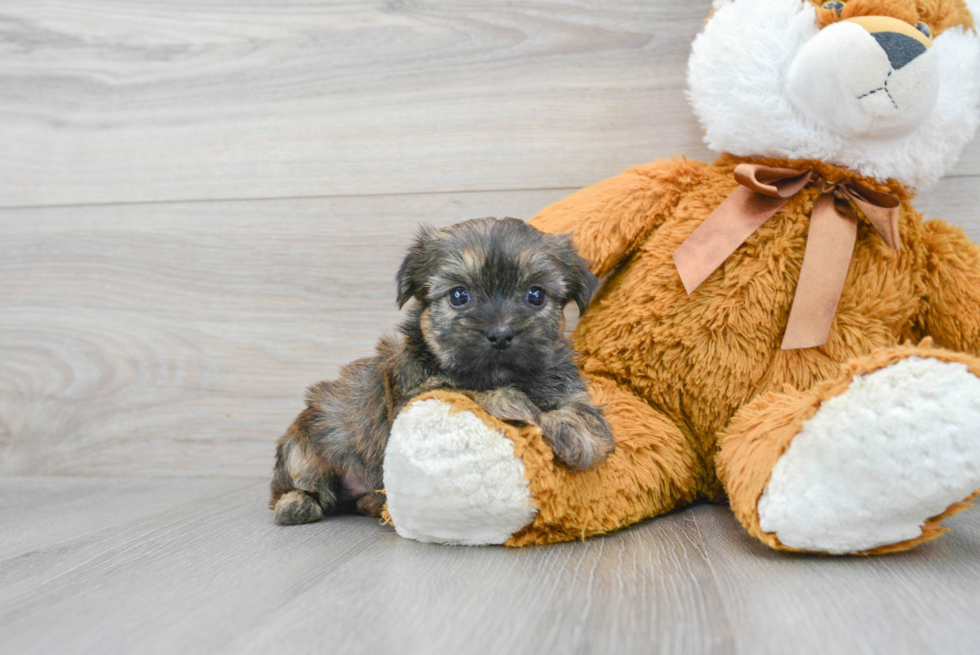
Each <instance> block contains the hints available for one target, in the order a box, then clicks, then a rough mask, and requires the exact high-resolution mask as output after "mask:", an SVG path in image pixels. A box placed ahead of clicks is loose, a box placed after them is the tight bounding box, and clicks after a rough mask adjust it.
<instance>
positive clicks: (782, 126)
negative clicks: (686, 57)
mask: <svg viewBox="0 0 980 655" xmlns="http://www.w3.org/2000/svg"><path fill="white" fill-rule="evenodd" d="M971 10H972V11H971ZM974 16H978V17H980V0H967V1H966V2H964V0H831V1H829V2H823V1H822V0H820V1H819V2H813V1H811V0H715V2H714V10H713V12H712V14H711V17H710V18H709V19H708V21H707V23H706V24H705V28H704V31H703V32H702V33H701V34H700V35H699V36H698V37H697V39H695V41H694V46H693V49H692V52H691V59H690V63H689V69H688V86H689V89H688V93H689V98H690V100H691V103H692V105H693V106H694V110H695V112H696V114H697V116H698V118H699V119H700V121H701V123H702V125H703V127H704V129H705V140H706V142H707V144H708V146H709V147H710V148H712V149H713V150H716V151H718V152H729V153H732V154H735V155H741V156H749V155H764V156H769V157H786V158H790V159H818V160H822V161H825V162H828V163H831V164H836V165H839V166H845V167H847V168H850V169H853V170H855V171H858V172H860V173H862V174H864V175H868V176H870V177H874V178H877V179H879V180H885V179H888V178H892V179H895V180H898V181H899V182H902V183H904V184H906V185H909V186H911V187H913V188H918V187H921V186H923V185H925V184H928V183H930V182H932V181H934V180H935V179H937V178H939V177H940V176H941V175H942V174H943V172H944V171H945V170H946V169H947V168H948V167H949V166H951V165H952V164H953V163H954V162H955V161H956V159H957V158H958V157H959V154H960V151H961V150H962V149H963V146H964V145H965V144H966V143H967V142H968V141H970V139H971V138H972V137H973V134H974V132H975V131H976V128H977V124H978V122H980V111H978V110H980V36H978V35H977V32H976V30H975V29H974V22H973V17H974Z"/></svg>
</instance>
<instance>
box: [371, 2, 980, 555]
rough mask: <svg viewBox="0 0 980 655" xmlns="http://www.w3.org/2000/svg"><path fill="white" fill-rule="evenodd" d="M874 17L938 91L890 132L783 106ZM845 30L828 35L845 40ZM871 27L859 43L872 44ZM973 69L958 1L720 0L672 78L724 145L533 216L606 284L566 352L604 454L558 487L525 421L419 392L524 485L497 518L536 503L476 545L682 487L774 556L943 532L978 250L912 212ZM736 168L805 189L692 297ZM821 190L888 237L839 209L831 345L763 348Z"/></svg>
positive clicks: (956, 500) (979, 53)
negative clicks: (463, 425)
mask: <svg viewBox="0 0 980 655" xmlns="http://www.w3.org/2000/svg"><path fill="white" fill-rule="evenodd" d="M969 6H971V7H974V8H975V6H976V3H970V4H969ZM872 15H875V16H884V17H887V19H888V20H892V21H895V20H898V21H903V22H904V23H905V25H906V26H905V27H902V29H904V30H906V32H907V31H908V27H907V26H908V25H912V26H915V25H917V24H918V23H919V22H923V21H927V22H928V23H929V26H930V27H931V28H932V35H933V37H934V39H933V40H931V42H930V43H931V46H930V47H931V48H932V49H933V50H932V52H931V53H930V54H929V55H928V56H929V57H931V60H930V61H932V62H933V64H935V65H936V66H938V70H939V71H940V75H941V77H942V79H941V80H940V82H941V83H940V85H939V89H938V92H937V94H936V102H935V106H934V109H933V111H932V114H930V115H929V116H928V117H926V118H924V119H923V120H921V122H919V123H918V124H915V123H914V121H913V122H908V121H907V122H906V123H905V124H903V125H902V129H904V130H905V131H904V132H902V130H897V131H895V132H894V134H892V135H891V136H889V137H888V138H876V139H862V138H844V137H842V136H841V135H840V134H837V133H834V132H833V131H832V130H830V129H829V128H827V127H826V125H821V123H820V120H814V119H811V118H809V117H807V115H805V112H801V111H800V110H799V107H796V106H794V105H793V103H792V102H790V101H789V100H788V99H787V98H786V97H785V95H784V89H785V79H786V74H787V73H786V71H787V69H788V67H789V65H790V63H791V61H792V60H793V57H794V54H795V53H797V52H798V51H800V48H801V47H802V44H804V43H805V42H806V41H807V39H811V38H813V36H814V35H815V34H817V33H818V32H819V31H820V30H822V29H826V28H827V27H828V26H830V27H833V26H834V24H835V23H837V22H839V21H842V20H845V19H847V18H848V17H854V16H872ZM886 22H887V21H886ZM892 24H893V25H894V22H893V23H892ZM855 25H856V24H855V23H853V22H852V23H849V24H848V25H847V26H845V27H844V28H841V29H837V32H836V33H838V34H845V35H846V30H850V32H851V33H852V34H854V33H855V30H856V28H855ZM842 30H843V31H842ZM869 33H870V34H871V36H873V35H874V34H873V33H872V32H869ZM869 33H863V32H862V33H861V34H863V36H862V38H864V39H865V42H871V43H872V44H873V41H871V36H869ZM827 34H832V33H827ZM859 36H860V35H859ZM835 38H836V37H835ZM740 48H741V50H740ZM845 51H846V49H842V50H841V52H845ZM880 54H881V53H879V55H880ZM978 57H980V47H978V40H977V35H976V33H975V32H974V30H973V18H972V17H971V13H970V12H969V11H968V4H967V3H964V2H962V1H960V0H851V1H850V2H847V3H846V4H845V5H844V11H842V12H840V14H839V15H838V14H837V13H836V12H834V11H833V10H830V9H822V8H820V6H819V4H818V3H810V2H806V1H804V0H734V1H732V0H716V1H715V2H714V12H713V15H712V17H711V18H710V19H709V21H708V23H707V25H706V28H705V31H704V33H703V34H702V35H701V36H700V37H699V38H698V40H697V41H696V42H695V45H694V48H693V51H692V55H691V62H690V73H689V86H690V94H691V101H692V104H693V106H694V108H695V111H696V112H697V113H698V116H699V118H700V119H701V120H702V123H703V124H704V126H705V130H706V140H707V142H708V144H709V145H710V146H711V147H712V148H714V149H716V150H719V151H723V154H721V156H720V157H719V158H718V159H717V160H716V161H715V162H714V163H711V164H708V163H702V162H697V161H691V160H687V159H683V158H680V159H670V160H661V161H656V162H653V163H650V164H646V165H642V166H637V167H634V168H631V169H629V170H627V171H625V172H624V173H622V174H620V175H618V176H615V177H613V178H610V179H607V180H605V181H602V182H599V183H598V184H595V185H593V186H591V187H588V188H585V189H582V190H581V191H578V192H576V193H574V194H573V195H571V196H569V197H568V198H566V199H564V200H562V201H560V202H557V203H555V204H554V205H552V206H550V207H548V208H546V209H544V210H542V211H541V212H540V213H539V214H538V215H537V216H535V217H534V218H533V219H532V221H531V222H532V224H533V225H535V226H536V227H538V228H539V229H542V230H544V231H547V232H554V233H568V234H571V235H572V239H573V241H574V243H575V245H576V246H577V247H578V249H579V251H580V253H581V254H582V255H583V256H584V257H585V258H586V259H588V260H590V262H591V269H592V271H593V273H595V274H596V275H597V276H599V277H601V278H604V283H603V286H602V288H601V289H600V291H599V293H598V295H597V296H596V298H595V300H594V301H593V304H592V306H591V307H590V308H589V310H588V312H587V313H586V314H585V315H584V316H583V317H582V318H581V320H580V322H579V324H578V326H577V328H576V331H575V335H574V343H575V346H576V348H577V349H578V350H579V351H580V352H581V354H582V367H583V371H584V374H585V375H586V377H587V378H588V379H589V381H590V393H591V394H592V398H593V401H594V402H595V403H597V404H600V405H602V406H604V408H605V413H606V417H607V418H608V420H609V422H610V424H611V425H612V427H613V431H614V434H615V438H616V444H617V448H616V451H615V452H614V453H613V454H612V455H611V456H610V458H609V460H608V461H606V462H604V463H603V464H601V465H600V466H598V467H597V468H594V469H591V470H588V471H583V472H578V473H569V472H568V471H565V470H562V469H561V468H560V467H557V466H556V465H555V464H554V463H553V461H552V459H551V456H550V453H549V452H548V449H547V446H546V445H545V444H544V443H543V441H542V440H541V439H540V436H539V435H537V434H535V431H534V430H533V429H519V428H515V427H513V426H507V425H504V424H499V422H494V420H493V419H492V418H490V417H487V416H485V414H484V413H482V412H481V410H480V409H479V408H478V407H476V406H474V405H473V404H472V403H470V402H468V401H466V399H460V398H456V397H452V396H449V395H445V394H443V395H437V396H436V397H435V398H429V399H428V400H429V401H430V402H431V401H434V400H438V401H439V402H442V403H446V404H449V405H450V406H452V407H453V408H454V411H462V410H468V411H470V412H471V413H473V414H476V415H477V416H479V417H481V418H483V419H484V423H485V424H486V425H487V426H488V427H490V428H492V429H493V430H496V432H497V434H499V435H501V436H505V437H506V438H507V439H506V440H509V442H512V443H513V452H514V456H515V458H516V459H515V461H516V462H517V465H516V468H515V470H516V471H518V474H519V475H524V476H525V477H526V479H527V492H526V496H525V497H523V498H524V500H519V502H517V504H516V505H515V507H517V510H515V512H517V511H518V510H520V507H521V506H522V505H521V503H525V505H524V506H525V507H526V503H533V504H534V506H535V507H537V510H538V511H537V513H536V515H535V516H534V518H533V520H532V521H531V522H529V523H524V524H523V525H524V527H523V528H522V529H520V530H518V531H516V532H514V533H513V534H511V535H510V536H506V535H505V536H504V537H503V538H497V539H496V540H495V541H489V540H486V541H483V542H482V543H506V544H507V545H526V544H539V543H549V542H553V541H561V540H568V539H574V538H580V537H585V536H588V535H592V534H599V533H603V532H607V531H609V530H612V529H615V528H619V527H622V526H625V525H628V524H630V523H633V522H635V521H638V520H640V519H642V518H646V517H650V516H656V515H658V514H662V513H664V512H667V511H670V510H672V509H674V508H676V507H679V506H682V505H684V504H688V503H690V502H693V501H694V500H695V499H697V498H699V497H703V498H707V499H710V500H713V501H723V500H726V499H727V500H728V502H729V503H730V504H731V507H732V509H733V511H734V513H735V516H736V517H737V518H738V519H739V521H740V522H741V523H742V525H743V526H744V527H745V528H746V529H747V530H748V532H749V533H750V534H751V535H753V536H754V537H756V538H758V539H760V540H761V541H763V542H764V543H766V544H768V545H769V546H771V547H773V548H780V549H786V550H806V551H816V552H826V553H881V552H890V551H894V550H901V549H905V548H909V547H911V546H913V545H915V544H917V543H921V542H922V541H925V540H929V539H932V538H935V537H936V536H938V535H939V534H941V533H942V529H941V528H940V527H939V522H940V521H941V520H942V519H943V518H945V517H947V516H949V515H951V514H953V513H955V512H957V511H959V510H961V509H963V508H964V507H966V506H967V503H968V502H969V501H970V500H971V499H972V498H973V497H974V491H975V489H976V488H977V487H978V486H980V427H978V426H980V248H978V247H977V246H976V245H974V244H973V243H971V242H970V241H969V240H968V239H967V237H966V236H965V235H964V233H963V231H962V230H960V229H958V228H955V227H951V226H950V225H948V224H946V223H945V222H943V221H941V220H928V221H927V220H924V218H923V216H922V215H921V214H920V213H919V212H918V211H917V210H916V209H915V207H914V205H913V204H912V200H913V198H914V192H915V189H916V188H917V187H919V186H920V185H922V184H925V183H928V182H929V181H931V180H934V179H935V178H936V177H938V176H939V175H941V174H942V172H943V171H944V170H945V169H946V168H948V167H949V166H950V165H951V164H952V163H953V161H955V159H956V157H957V156H958V155H959V153H960V151H961V150H962V147H963V145H964V144H965V143H967V142H968V141H969V140H970V139H971V138H972V134H973V132H974V131H975V129H976V127H977V123H978V116H977V112H978V104H980V80H978V79H977V59H978ZM890 60H891V55H889V61H890ZM819 63H820V62H819V61H817V64H818V65H819ZM838 63H840V62H829V63H828V65H836V64H838ZM845 63H846V62H845ZM862 65H863V64H862ZM930 65H932V64H930ZM886 66H887V61H886ZM898 68H901V66H899V67H898ZM898 68H895V69H894V70H892V71H891V72H892V73H895V72H896V71H897V70H898ZM906 72H908V71H906ZM875 74H877V73H875ZM889 74H891V73H889ZM896 77H897V74H896ZM875 80H877V78H875ZM873 83H874V84H877V83H879V82H877V81H873ZM927 87H928V85H926V86H924V87H923V88H927ZM931 88H935V87H931ZM845 99H847V96H845ZM852 104H853V103H852ZM896 109H897V110H898V109H899V107H898V106H897V105H896ZM886 110H887V107H886ZM817 118H818V119H820V118H821V117H820V116H817ZM828 123H832V121H829V122H828ZM746 162H748V163H755V164H762V165H765V166H770V167H776V168H792V169H796V170H800V171H813V172H814V173H815V174H816V175H815V179H819V180H820V183H814V184H810V185H809V186H807V187H806V188H804V189H803V190H802V191H801V192H799V193H798V194H797V195H795V196H793V197H792V198H791V199H789V201H788V202H787V203H786V204H785V205H784V206H783V207H782V208H781V209H780V210H779V211H778V212H777V213H776V214H775V215H774V216H773V217H772V218H770V219H769V220H768V221H767V222H766V223H764V224H763V225H762V226H761V227H760V228H759V229H758V230H757V231H755V232H754V233H753V234H751V236H749V237H748V239H747V240H746V241H745V242H744V243H742V245H741V246H739V247H738V248H737V249H736V250H735V252H734V253H733V254H732V255H731V256H729V257H728V258H727V259H726V260H725V261H724V263H723V264H722V265H721V266H720V267H719V268H718V269H717V270H715V271H714V272H713V273H712V274H711V275H710V276H709V277H708V278H707V279H706V280H705V281H704V282H703V283H702V284H701V285H700V286H699V287H698V288H697V289H695V290H693V292H692V293H691V294H690V295H689V294H688V293H687V291H686V290H685V288H684V286H683V284H682V282H681V279H680V276H679V275H678V271H677V268H676V267H675V264H674V261H673V260H672V254H673V253H674V252H675V251H676V250H677V248H678V247H679V246H680V245H681V244H682V243H683V242H684V241H685V240H686V239H687V238H688V237H689V236H690V235H691V234H692V232H693V231H694V230H695V228H697V227H698V226H700V225H701V224H702V223H703V222H704V221H705V219H706V218H707V217H708V216H709V215H710V214H711V213H712V212H713V211H714V210H715V209H716V208H717V207H718V206H719V204H721V203H722V201H723V200H725V199H726V198H727V197H728V196H729V195H730V194H731V193H732V192H733V191H734V190H735V189H736V187H737V186H738V184H737V182H736V180H735V178H734V175H733V173H734V169H735V167H736V166H737V165H738V164H740V163H746ZM840 182H858V183H860V184H862V185H864V186H865V187H867V188H870V189H872V190H876V191H880V192H885V193H888V194H891V195H892V196H894V197H895V198H897V200H898V202H899V209H898V211H899V232H900V237H901V247H900V248H897V249H893V248H892V247H889V245H888V244H886V243H885V241H884V240H883V239H882V237H881V236H880V235H879V234H878V233H877V232H876V230H875V229H874V227H872V225H871V224H870V223H869V222H868V221H867V220H866V219H865V217H864V216H863V215H862V214H861V213H860V212H858V211H856V210H854V208H853V207H852V208H851V209H850V210H848V211H849V215H850V216H851V217H852V219H854V220H856V221H857V240H856V244H855V246H854V251H853V257H852V259H851V262H850V266H849V269H848V272H847V278H846V282H845V285H844V290H843V295H842V297H841V299H840V303H839V305H838V306H837V308H836V313H835V315H834V321H833V324H832V326H831V329H830V334H829V338H828V340H827V342H826V343H825V344H824V345H822V346H820V347H815V348H805V349H798V350H783V349H781V342H782V339H783V335H784V331H785V328H786V324H787V319H788V316H789V313H790V308H791V306H792V304H793V300H794V295H795V292H796V288H797V282H798V280H799V276H800V269H801V265H802V262H803V258H804V253H805V250H806V247H807V242H808V239H807V234H808V230H809V226H810V218H811V215H812V210H813V206H814V203H815V201H816V200H817V198H818V197H819V196H820V195H821V193H824V192H826V191H827V189H828V188H829V187H832V186H833V184H835V183H840ZM419 407H421V405H420V406H419ZM418 409H419V408H416V407H411V406H410V407H409V408H408V410H407V412H413V411H416V410H418ZM441 420H445V417H443V419H441ZM440 429H441V428H440ZM398 432H399V430H398V426H397V425H396V426H395V430H394V431H393V439H396V440H397V441H398V442H399V449H400V452H406V450H407V449H406V444H411V443H412V439H417V440H419V443H422V440H424V443H425V444H426V445H425V448H426V449H427V450H423V449H422V447H421V446H419V447H417V448H416V450H417V451H418V452H420V453H422V452H424V453H426V454H425V455H422V456H420V457H421V459H422V460H423V461H422V465H420V467H417V468H415V469H411V467H408V468H406V467H401V468H399V475H398V480H397V483H398V484H396V485H395V486H397V487H399V488H398V489H397V490H396V493H394V494H393V493H392V488H389V503H390V505H391V508H392V510H393V511H392V513H391V516H392V517H393V518H394V521H395V525H396V528H398V527H399V520H400V519H399V514H398V512H397V511H394V510H395V509H397V508H396V507H395V505H397V504H398V503H402V505H401V506H402V507H404V506H406V505H412V507H413V511H415V513H416V514H418V512H419V508H420V507H422V506H423V505H424V504H425V503H426V502H428V501H427V500H426V498H425V495H424V494H423V493H417V492H418V491H419V490H421V489H428V487H426V486H425V485H428V484H430V483H431V478H427V479H423V478H424V477H425V476H424V474H422V473H418V474H416V473H414V472H412V471H421V470H422V469H423V468H424V464H425V461H424V459H425V457H432V456H435V455H433V453H436V452H437V450H438V449H433V444H436V443H437V442H438V440H439V438H440V437H438V433H439V432H438V430H432V431H428V432H426V431H419V433H418V434H408V433H405V434H396V433H398ZM488 438H489V437H488ZM409 449H410V448H409ZM404 471H409V474H408V475H405V474H404ZM412 476H416V477H417V478H418V479H414V480H411V481H410V482H409V483H407V484H406V482H405V481H406V480H407V479H409V478H412ZM386 478H387V476H386ZM387 481H388V480H387V479H386V482H387ZM514 497H515V498H521V497H520V494H517V495H516V496H514ZM466 502H467V501H466V500H465V499H461V500H460V501H459V503H458V504H459V505H460V507H462V506H464V505H465V504H466ZM495 502H496V501H495ZM440 507H442V505H440ZM467 511H468V512H469V514H468V516H470V517H479V516H480V513H481V512H483V513H484V514H487V515H490V514H494V513H495V512H496V513H500V512H503V511H504V510H503V509H501V508H500V507H497V506H494V507H493V508H489V507H478V508H470V509H469V510H467ZM507 511H510V510H507ZM516 515H517V514H516V513H515V516H516ZM403 516H406V517H407V514H403ZM522 516H523V515H522ZM473 520H478V518H474V519H473ZM454 529H455V528H454V527H453V526H452V525H449V522H448V521H447V522H445V523H444V524H441V525H439V528H438V530H435V531H432V532H431V533H430V536H429V537H428V538H429V539H430V540H436V541H453V540H458V537H454V536H452V535H454V534H456V533H454ZM463 531H464V532H465V529H464V530H463ZM469 543H472V542H469Z"/></svg>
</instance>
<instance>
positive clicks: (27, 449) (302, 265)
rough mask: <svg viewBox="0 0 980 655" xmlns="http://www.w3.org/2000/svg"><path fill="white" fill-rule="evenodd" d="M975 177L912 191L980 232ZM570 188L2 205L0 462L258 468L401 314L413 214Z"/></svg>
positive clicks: (216, 470) (511, 211)
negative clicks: (305, 398)
mask: <svg viewBox="0 0 980 655" xmlns="http://www.w3.org/2000/svg"><path fill="white" fill-rule="evenodd" d="M974 181H975V178H949V179H947V180H943V181H942V182H940V183H939V184H938V185H937V188H936V191H935V192H929V193H927V194H924V195H923V197H922V198H921V200H920V202H919V206H920V207H921V208H922V209H923V211H924V212H925V213H926V215H927V216H935V215H940V216H943V217H945V218H947V219H948V220H951V221H952V222H954V223H959V224H961V225H964V226H965V227H966V229H967V231H968V232H969V233H970V234H971V235H972V236H973V237H974V238H975V239H978V240H980V220H978V217H977V213H976V211H975V208H976V207H977V206H980V202H978V201H980V197H978V193H980V191H978V189H980V185H977V184H974ZM567 193H568V191H567V190H560V189H559V190H547V191H528V192H501V193H464V194H431V195H426V194H419V195H405V196H381V197H363V198H333V199H313V200H309V199H308V200H279V201H242V202H210V203H206V202H199V203H173V204H171V203H162V204H148V205H119V206H90V207H75V208H30V209H18V210H10V209H8V210H0V234H3V239H2V240H0V303H2V305H3V311H2V312H0V473H8V474H14V473H17V474H55V475H65V474H69V475H137V474H139V475H144V474H153V475H232V476H235V475H263V474H265V473H266V472H267V471H268V470H269V469H270V466H271V458H272V444H273V441H274V439H275V438H276V436H278V435H279V434H281V432H282V431H283V430H284V429H285V427H286V426H287V425H288V424H289V423H290V422H291V421H292V419H293V417H294V416H295V415H296V413H297V412H298V411H299V410H300V409H301V407H302V392H303V390H304V389H305V387H306V386H308V385H309V384H312V383H314V382H316V381H318V380H321V379H327V378H331V377H334V376H336V374H337V372H338V370H339V367H340V366H342V365H343V364H345V363H347V362H348V361H350V360H352V359H355V358H357V357H364V356H368V355H370V354H371V353H372V351H373V348H374V344H375V343H376V341H377V339H378V337H380V335H381V334H382V333H383V332H384V331H386V330H391V329H393V328H394V326H395V325H396V324H397V321H398V316H399V314H398V312H397V310H396V308H395V305H394V298H393V297H394V282H393V279H394V274H395V271H396V270H397V268H398V265H399V263H400V260H401V257H402V255H403V252H404V250H405V249H406V247H407V244H408V243H409V241H410V238H411V234H412V232H413V231H414V230H415V226H416V225H417V223H418V222H420V221H428V222H430V223H433V224H435V225H445V224H449V223H453V222H456V221H458V220H462V219H464V218H470V217H474V216H481V215H492V214H496V215H513V216H518V217H521V218H526V217H528V216H530V215H532V214H533V213H534V212H536V211H537V210H538V209H540V208H542V207H544V206H545V205H547V204H548V203H550V202H553V201H555V200H557V199H559V198H562V197H564V196H565V195H567Z"/></svg>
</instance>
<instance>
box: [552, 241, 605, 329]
mask: <svg viewBox="0 0 980 655" xmlns="http://www.w3.org/2000/svg"><path fill="white" fill-rule="evenodd" d="M552 238H553V239H554V240H555V253H556V256H557V257H558V261H559V262H561V265H562V274H563V275H564V278H565V288H566V289H567V291H566V293H565V299H564V301H565V302H570V301H572V300H574V301H575V304H576V305H578V311H579V313H584V312H585V310H586V308H587V307H588V306H589V302H591V300H592V296H593V295H594V294H595V292H596V290H597V289H598V288H599V279H598V278H597V277H596V276H595V275H593V274H592V271H590V270H589V262H588V260H586V259H584V258H582V256H581V255H579V254H578V251H577V250H576V249H575V244H574V243H572V236H571V235H570V234H556V235H555V236H554V237H552Z"/></svg>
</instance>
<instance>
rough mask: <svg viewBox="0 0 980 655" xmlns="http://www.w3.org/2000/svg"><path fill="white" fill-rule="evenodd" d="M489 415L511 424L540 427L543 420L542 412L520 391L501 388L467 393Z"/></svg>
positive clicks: (511, 388) (513, 388) (512, 388)
mask: <svg viewBox="0 0 980 655" xmlns="http://www.w3.org/2000/svg"><path fill="white" fill-rule="evenodd" d="M467 395H468V396H470V397H471V398H472V399H473V400H474V401H475V402H476V403H477V404H478V405H479V406H480V407H482V408H483V409H484V410H486V412H487V413H488V414H490V415H491V416H495V417H497V418H499V419H500V420H501V421H508V422H510V423H526V424H528V425H538V424H539V423H540V420H541V410H540V409H538V407H537V405H535V404H534V403H533V402H531V399H530V398H528V397H527V394H525V393H524V392H523V391H521V390H520V389H517V388H515V387H501V388H499V389H493V390H491V391H474V392H469V393H467Z"/></svg>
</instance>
